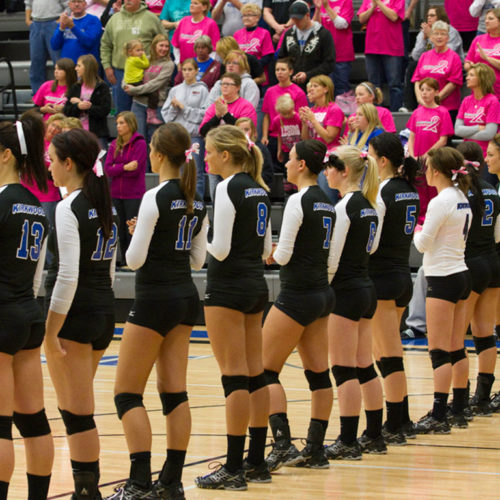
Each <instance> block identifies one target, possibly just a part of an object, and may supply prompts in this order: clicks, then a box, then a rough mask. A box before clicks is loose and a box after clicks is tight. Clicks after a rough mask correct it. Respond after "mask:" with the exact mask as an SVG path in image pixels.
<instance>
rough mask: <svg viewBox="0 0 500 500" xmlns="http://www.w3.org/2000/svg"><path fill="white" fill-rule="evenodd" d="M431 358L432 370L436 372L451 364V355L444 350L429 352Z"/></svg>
mask: <svg viewBox="0 0 500 500" xmlns="http://www.w3.org/2000/svg"><path fill="white" fill-rule="evenodd" d="M429 355H430V357H431V363H432V369H433V370H435V369H436V368H439V367H440V366H443V365H446V364H448V363H451V357H450V353H449V352H447V351H443V350H442V349H432V351H430V352H429Z"/></svg>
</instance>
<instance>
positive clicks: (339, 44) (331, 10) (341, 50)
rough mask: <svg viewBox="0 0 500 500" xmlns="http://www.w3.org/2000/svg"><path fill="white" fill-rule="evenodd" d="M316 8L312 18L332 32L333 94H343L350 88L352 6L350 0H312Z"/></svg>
mask: <svg viewBox="0 0 500 500" xmlns="http://www.w3.org/2000/svg"><path fill="white" fill-rule="evenodd" d="M314 5H315V6H316V10H315V12H314V18H313V19H314V20H315V21H318V22H321V24H322V25H323V26H324V27H325V28H326V29H327V30H328V31H329V32H330V33H331V34H332V38H333V42H334V44H335V49H336V53H337V60H336V61H335V70H334V71H333V73H331V74H330V78H331V79H332V80H333V84H334V85H335V95H336V96H337V95H340V94H344V93H345V92H349V90H351V84H350V83H349V79H350V77H351V69H352V62H353V61H354V45H353V42H352V27H351V23H352V18H353V17H354V8H353V5H352V0H314Z"/></svg>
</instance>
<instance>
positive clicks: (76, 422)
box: [59, 408, 95, 436]
mask: <svg viewBox="0 0 500 500" xmlns="http://www.w3.org/2000/svg"><path fill="white" fill-rule="evenodd" d="M59 413H60V414H61V417H62V419H63V422H64V426H65V427H66V434H67V435H68V436H71V435H72V434H78V433H79V432H85V431H90V430H92V429H95V422H94V415H93V414H91V415H75V414H74V413H71V412H70V411H67V410H61V408H59Z"/></svg>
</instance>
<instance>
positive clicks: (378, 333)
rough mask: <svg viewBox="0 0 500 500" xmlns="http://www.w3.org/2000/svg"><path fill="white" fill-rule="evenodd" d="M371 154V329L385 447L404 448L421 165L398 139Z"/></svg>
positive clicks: (383, 140) (376, 144) (378, 141)
mask: <svg viewBox="0 0 500 500" xmlns="http://www.w3.org/2000/svg"><path fill="white" fill-rule="evenodd" d="M368 153H369V154H370V155H371V156H373V158H375V161H376V162H377V167H378V172H379V178H380V181H381V184H380V187H379V192H378V196H377V213H378V217H379V227H378V231H377V241H376V242H375V246H376V247H377V250H376V252H374V253H373V254H372V255H371V257H370V278H371V279H372V281H373V283H374V285H375V289H376V291H377V310H376V311H375V314H374V316H373V319H372V322H371V325H372V332H373V348H374V355H375V359H376V360H377V365H378V367H379V369H380V373H381V374H382V378H383V380H384V388H385V398H386V408H387V422H386V423H385V424H384V427H383V429H382V435H383V437H384V440H385V442H386V443H387V444H393V445H403V444H406V437H405V436H407V437H410V438H414V437H415V432H414V430H413V424H412V422H411V420H410V416H409V413H408V389H407V385H406V376H405V372H404V365H403V348H402V345H401V338H400V333H399V325H400V323H401V317H402V315H403V311H404V308H405V307H406V306H407V305H408V303H409V301H410V299H411V296H412V292H413V283H412V280H411V274H410V266H409V257H410V246H411V241H412V239H413V231H414V230H415V224H416V221H417V215H418V213H419V209H420V201H419V197H418V193H417V191H416V189H415V187H414V181H415V176H416V173H417V170H418V163H417V161H416V160H415V159H414V158H412V157H408V158H405V157H404V150H403V146H402V144H401V141H400V140H399V138H398V136H397V135H396V134H390V133H387V132H384V133H383V134H381V135H379V136H377V137H374V138H373V139H372V140H371V141H370V145H369V147H368Z"/></svg>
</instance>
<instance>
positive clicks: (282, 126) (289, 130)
mask: <svg viewBox="0 0 500 500" xmlns="http://www.w3.org/2000/svg"><path fill="white" fill-rule="evenodd" d="M275 109H276V112H277V113H278V116H275V117H274V119H273V121H272V122H271V133H274V134H277V139H278V154H277V158H278V161H279V162H280V163H285V164H286V163H287V162H288V159H289V157H290V151H291V150H292V148H293V147H294V146H295V145H296V144H297V143H298V142H299V141H300V140H301V137H302V134H301V129H302V120H301V119H300V116H299V114H298V113H297V111H295V102H294V101H293V99H292V98H291V97H290V94H283V95H282V96H281V97H278V100H277V101H276V106H275Z"/></svg>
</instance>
